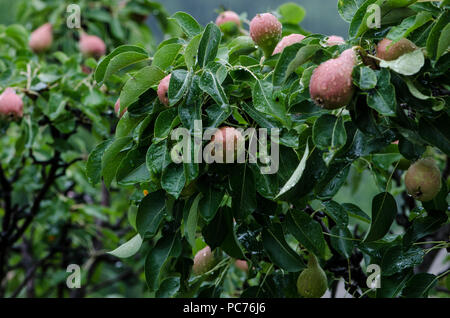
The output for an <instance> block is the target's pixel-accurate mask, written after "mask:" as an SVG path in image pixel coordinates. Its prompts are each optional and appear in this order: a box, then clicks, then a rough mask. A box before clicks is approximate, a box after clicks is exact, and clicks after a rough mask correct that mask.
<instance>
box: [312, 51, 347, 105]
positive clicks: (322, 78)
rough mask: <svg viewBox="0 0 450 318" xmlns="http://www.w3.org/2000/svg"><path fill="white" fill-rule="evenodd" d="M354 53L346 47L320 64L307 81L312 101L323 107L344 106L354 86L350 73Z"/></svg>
mask: <svg viewBox="0 0 450 318" xmlns="http://www.w3.org/2000/svg"><path fill="white" fill-rule="evenodd" d="M355 64H356V54H355V52H354V51H353V49H348V50H345V51H344V52H342V54H341V55H340V56H339V57H338V58H335V59H331V60H328V61H326V62H324V63H322V64H320V65H319V66H318V67H317V68H316V69H315V70H314V72H313V75H312V76H311V80H310V82H309V93H310V95H311V98H312V99H313V101H314V102H315V103H316V104H317V105H319V106H320V107H323V108H325V109H336V108H340V107H343V106H346V105H347V104H349V103H350V101H351V100H352V97H353V94H354V92H355V88H354V85H353V79H352V73H353V67H354V66H355Z"/></svg>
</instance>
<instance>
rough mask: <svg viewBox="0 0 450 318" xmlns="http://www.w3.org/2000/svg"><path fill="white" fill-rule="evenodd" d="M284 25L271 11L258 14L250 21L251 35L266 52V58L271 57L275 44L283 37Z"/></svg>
mask: <svg viewBox="0 0 450 318" xmlns="http://www.w3.org/2000/svg"><path fill="white" fill-rule="evenodd" d="M281 31H282V25H281V23H280V21H278V19H277V18H276V17H275V16H274V15H273V14H270V13H262V14H257V15H256V16H255V17H254V18H253V19H252V21H251V22H250V36H251V38H252V39H253V42H255V44H256V45H258V46H259V47H260V48H261V49H262V50H263V52H264V56H265V57H266V58H268V57H270V56H271V55H272V53H273V50H274V49H275V46H276V45H277V44H278V42H279V41H280V39H281Z"/></svg>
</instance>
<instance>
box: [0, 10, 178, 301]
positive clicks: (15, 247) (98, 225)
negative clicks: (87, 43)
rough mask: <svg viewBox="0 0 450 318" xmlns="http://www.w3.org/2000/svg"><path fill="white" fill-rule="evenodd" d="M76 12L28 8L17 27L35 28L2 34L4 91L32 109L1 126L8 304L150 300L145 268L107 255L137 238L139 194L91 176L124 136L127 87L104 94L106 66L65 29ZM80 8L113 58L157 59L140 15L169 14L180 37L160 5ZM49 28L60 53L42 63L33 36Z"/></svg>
mask: <svg viewBox="0 0 450 318" xmlns="http://www.w3.org/2000/svg"><path fill="white" fill-rule="evenodd" d="M70 3H71V1H46V2H41V1H37V2H33V4H32V5H30V2H29V1H22V2H21V3H18V8H17V15H18V17H17V19H16V20H15V21H16V22H18V23H19V22H21V21H24V25H25V26H26V27H23V26H22V25H20V24H12V25H8V26H6V25H0V43H1V44H0V91H3V90H4V89H5V88H6V87H13V88H14V89H15V91H16V93H18V94H19V95H20V96H21V97H22V99H23V101H24V109H25V111H24V117H23V118H22V119H21V120H18V121H9V120H7V119H5V118H2V119H0V131H1V136H2V137H1V138H0V149H1V154H0V160H1V165H0V219H1V223H2V229H1V238H0V282H1V284H0V296H7V297H16V296H28V297H34V296H37V297H57V296H58V297H63V296H69V295H70V296H75V297H83V296H86V295H89V296H95V295H103V296H105V295H109V294H122V295H128V296H141V295H143V292H142V287H143V286H144V284H143V282H142V281H141V280H140V278H139V270H138V271H137V274H135V273H136V271H135V268H141V267H142V266H143V265H142V264H133V263H131V264H126V263H124V262H117V259H116V258H115V257H113V256H111V255H109V254H107V252H108V251H110V250H113V249H114V248H115V247H116V246H117V245H118V244H119V243H120V240H121V239H123V238H124V239H127V238H129V237H132V235H133V233H130V227H128V226H126V222H127V220H126V214H125V213H124V211H126V210H127V209H128V205H127V201H126V200H127V198H128V197H129V196H131V195H132V193H130V191H129V190H128V189H116V188H112V189H110V190H111V191H110V192H109V193H108V191H106V189H105V188H104V187H93V186H91V185H90V183H89V180H88V178H87V177H86V174H85V163H84V161H86V160H87V158H88V156H89V153H90V152H91V151H92V150H93V149H94V148H95V145H96V144H97V143H98V142H100V141H102V140H104V139H107V138H109V136H110V135H111V132H113V131H114V129H115V125H116V123H117V118H116V114H115V113H114V110H113V108H114V107H113V105H114V103H115V101H116V99H117V94H118V93H117V90H116V89H117V88H118V87H119V85H120V83H121V82H120V80H116V81H115V83H116V85H109V86H108V88H106V87H98V86H96V85H95V84H94V82H93V79H92V78H93V75H94V74H93V72H92V70H94V69H95V68H96V67H97V61H96V60H95V59H93V58H86V57H83V56H82V55H81V54H80V53H79V51H78V44H77V42H78V39H79V32H80V29H69V28H68V27H66V26H65V23H66V21H65V18H66V17H67V15H66V14H65V11H66V7H67V5H68V4H70ZM79 4H80V6H81V9H82V10H84V11H83V12H88V13H89V15H87V16H84V15H82V17H83V19H82V25H81V26H82V29H83V30H84V31H85V32H87V33H89V34H96V35H98V36H99V37H101V38H102V39H104V40H105V42H106V44H107V46H108V48H109V51H110V50H112V48H113V47H115V46H118V45H121V44H124V42H125V41H131V42H132V43H133V44H140V45H142V47H145V48H146V49H149V50H151V49H154V41H153V37H152V34H151V31H150V29H149V28H148V27H147V26H146V25H145V23H144V22H145V21H144V19H142V18H141V20H136V19H134V20H133V17H134V16H133V15H135V14H136V12H139V13H141V14H142V15H147V14H151V13H152V12H154V11H155V10H159V13H158V16H157V18H158V19H159V20H160V21H161V22H162V24H163V26H165V30H166V31H169V29H170V23H168V22H167V19H166V15H165V11H164V9H163V8H162V7H161V5H160V4H158V3H154V2H149V1H128V3H127V5H126V6H125V3H123V4H122V6H121V7H119V6H118V2H111V1H95V2H92V1H90V2H88V1H80V3H79ZM86 7H89V10H86ZM48 21H50V22H51V23H52V24H53V30H54V34H53V38H54V40H53V45H52V47H51V49H50V50H49V51H47V52H45V53H42V54H40V55H36V54H34V53H33V52H31V50H30V49H29V48H28V39H29V32H30V31H31V30H34V29H35V28H37V27H39V26H40V25H41V24H43V23H45V22H48ZM142 50H144V48H142ZM112 82H113V83H114V81H112ZM130 235H131V236H130ZM118 255H123V254H120V251H119V252H118ZM70 264H77V265H79V266H80V267H81V269H82V273H83V277H82V288H81V289H73V290H70V289H68V288H67V287H66V278H67V276H68V275H69V274H70V273H67V272H66V269H67V267H68V265H70ZM111 282H117V283H118V284H117V285H114V284H112V283H111ZM125 287H126V288H125ZM144 294H145V291H144Z"/></svg>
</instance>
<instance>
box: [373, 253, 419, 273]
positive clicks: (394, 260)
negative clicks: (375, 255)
mask: <svg viewBox="0 0 450 318" xmlns="http://www.w3.org/2000/svg"><path fill="white" fill-rule="evenodd" d="M423 256H424V252H423V250H422V249H421V248H420V247H411V248H410V249H408V250H404V249H403V246H393V247H391V248H389V249H388V250H387V251H386V252H385V253H384V255H383V258H382V260H381V273H382V274H383V275H385V276H390V275H394V274H396V273H399V272H401V271H403V270H404V269H407V268H410V267H413V266H415V265H419V264H420V263H422V260H423Z"/></svg>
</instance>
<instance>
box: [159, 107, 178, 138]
mask: <svg viewBox="0 0 450 318" xmlns="http://www.w3.org/2000/svg"><path fill="white" fill-rule="evenodd" d="M178 123H179V117H178V109H177V108H175V107H172V108H169V109H166V110H164V111H162V112H161V113H159V115H158V117H157V118H156V121H155V137H156V138H159V139H164V138H166V137H167V136H169V134H170V131H171V129H172V128H174V127H175V126H176V125H177V124H178Z"/></svg>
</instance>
